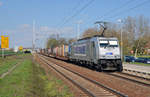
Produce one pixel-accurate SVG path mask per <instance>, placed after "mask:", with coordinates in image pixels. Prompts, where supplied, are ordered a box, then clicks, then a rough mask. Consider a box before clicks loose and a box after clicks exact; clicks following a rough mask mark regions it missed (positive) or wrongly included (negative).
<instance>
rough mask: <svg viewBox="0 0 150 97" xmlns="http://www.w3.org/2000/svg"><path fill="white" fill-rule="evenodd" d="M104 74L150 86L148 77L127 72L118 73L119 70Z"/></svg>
mask: <svg viewBox="0 0 150 97" xmlns="http://www.w3.org/2000/svg"><path fill="white" fill-rule="evenodd" d="M105 74H108V75H111V76H114V77H117V78H121V79H124V80H127V81H131V82H134V83H137V84H140V85H144V86H148V87H150V79H146V78H143V77H139V76H135V75H132V74H127V73H119V72H115V73H105Z"/></svg>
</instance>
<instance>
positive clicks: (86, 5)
mask: <svg viewBox="0 0 150 97" xmlns="http://www.w3.org/2000/svg"><path fill="white" fill-rule="evenodd" d="M94 1H95V0H90V1H89V2H88V3H86V4H85V5H84V6H83V7H82V8H80V9H79V10H78V11H76V12H75V13H74V14H73V15H71V16H70V17H69V18H68V19H66V20H65V21H64V22H62V24H61V25H60V28H61V27H62V26H63V25H65V24H66V23H68V22H69V21H70V20H71V19H72V18H74V17H75V16H77V15H78V14H80V13H81V12H82V11H83V10H84V9H86V8H87V7H88V6H89V5H90V4H92V2H94Z"/></svg>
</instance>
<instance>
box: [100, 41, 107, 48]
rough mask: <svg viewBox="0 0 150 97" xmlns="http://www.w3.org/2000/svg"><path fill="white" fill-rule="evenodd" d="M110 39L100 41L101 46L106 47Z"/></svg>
mask: <svg viewBox="0 0 150 97" xmlns="http://www.w3.org/2000/svg"><path fill="white" fill-rule="evenodd" d="M108 44H109V43H108V41H106V40H101V41H100V47H106V46H108Z"/></svg>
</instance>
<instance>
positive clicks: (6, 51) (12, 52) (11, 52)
mask: <svg viewBox="0 0 150 97" xmlns="http://www.w3.org/2000/svg"><path fill="white" fill-rule="evenodd" d="M4 54H6V55H7V54H22V52H17V53H16V52H14V51H11V50H5V52H4ZM0 56H2V50H0Z"/></svg>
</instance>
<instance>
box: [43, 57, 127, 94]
mask: <svg viewBox="0 0 150 97" xmlns="http://www.w3.org/2000/svg"><path fill="white" fill-rule="evenodd" d="M42 56H43V55H42ZM45 57H47V56H45ZM47 58H48V57H47ZM54 64H56V63H54ZM56 65H57V66H60V67H62V68H64V69H66V70H68V71H70V72H72V73H74V74H76V75H78V76H80V77H82V78H84V79H86V80H88V81H90V82H92V83H94V84H96V85H98V86H100V87H103V88H104V89H106V90H108V91H110V92H112V93H114V94H116V95H118V96H121V97H128V96H127V95H125V94H123V93H121V92H119V91H117V90H114V89H112V88H110V87H107V86H105V85H104V84H101V83H99V82H97V81H95V80H92V79H89V78H87V77H85V76H83V75H81V74H80V73H78V72H75V71H72V70H70V69H68V68H66V67H64V66H61V65H58V64H56Z"/></svg>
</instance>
